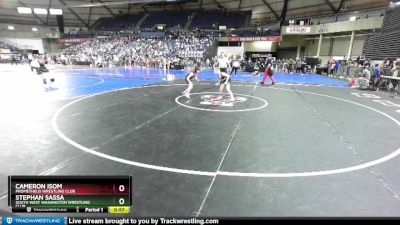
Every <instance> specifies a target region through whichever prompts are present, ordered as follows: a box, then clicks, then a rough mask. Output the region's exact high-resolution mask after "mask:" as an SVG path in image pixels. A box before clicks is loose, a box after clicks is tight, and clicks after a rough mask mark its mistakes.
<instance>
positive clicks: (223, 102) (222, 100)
mask: <svg viewBox="0 0 400 225" xmlns="http://www.w3.org/2000/svg"><path fill="white" fill-rule="evenodd" d="M200 98H201V100H202V101H201V102H200V104H201V105H213V106H227V107H232V106H234V105H235V104H237V103H240V102H245V101H246V100H247V98H244V97H235V99H234V100H231V99H230V97H229V96H221V95H203V96H201V97H200Z"/></svg>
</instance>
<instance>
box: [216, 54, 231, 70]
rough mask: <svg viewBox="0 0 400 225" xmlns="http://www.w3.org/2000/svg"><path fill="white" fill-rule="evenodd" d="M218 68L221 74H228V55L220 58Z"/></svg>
mask: <svg viewBox="0 0 400 225" xmlns="http://www.w3.org/2000/svg"><path fill="white" fill-rule="evenodd" d="M218 67H219V69H220V72H223V73H227V71H228V67H229V60H228V57H226V55H224V56H222V55H221V56H220V57H219V58H218Z"/></svg>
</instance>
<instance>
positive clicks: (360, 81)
mask: <svg viewBox="0 0 400 225" xmlns="http://www.w3.org/2000/svg"><path fill="white" fill-rule="evenodd" d="M370 79H371V72H370V71H369V68H368V67H364V68H363V70H362V71H361V72H358V73H357V74H356V77H355V78H354V79H353V80H352V81H350V82H349V86H351V87H352V88H358V89H361V90H366V89H368V87H369V80H370Z"/></svg>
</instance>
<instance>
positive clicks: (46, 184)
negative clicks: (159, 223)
mask: <svg viewBox="0 0 400 225" xmlns="http://www.w3.org/2000/svg"><path fill="white" fill-rule="evenodd" d="M131 189H132V178H131V177H130V176H112V177H109V176H10V177H9V178H8V190H9V196H8V205H9V206H10V207H11V208H12V211H13V212H32V213H40V212H62V213H65V212H75V213H77V212H85V213H128V212H129V206H131V205H132V191H131ZM115 209H118V210H115Z"/></svg>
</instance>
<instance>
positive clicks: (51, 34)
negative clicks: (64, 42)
mask: <svg viewBox="0 0 400 225" xmlns="http://www.w3.org/2000/svg"><path fill="white" fill-rule="evenodd" d="M47 37H48V38H60V32H54V31H53V32H50V33H47Z"/></svg>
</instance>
